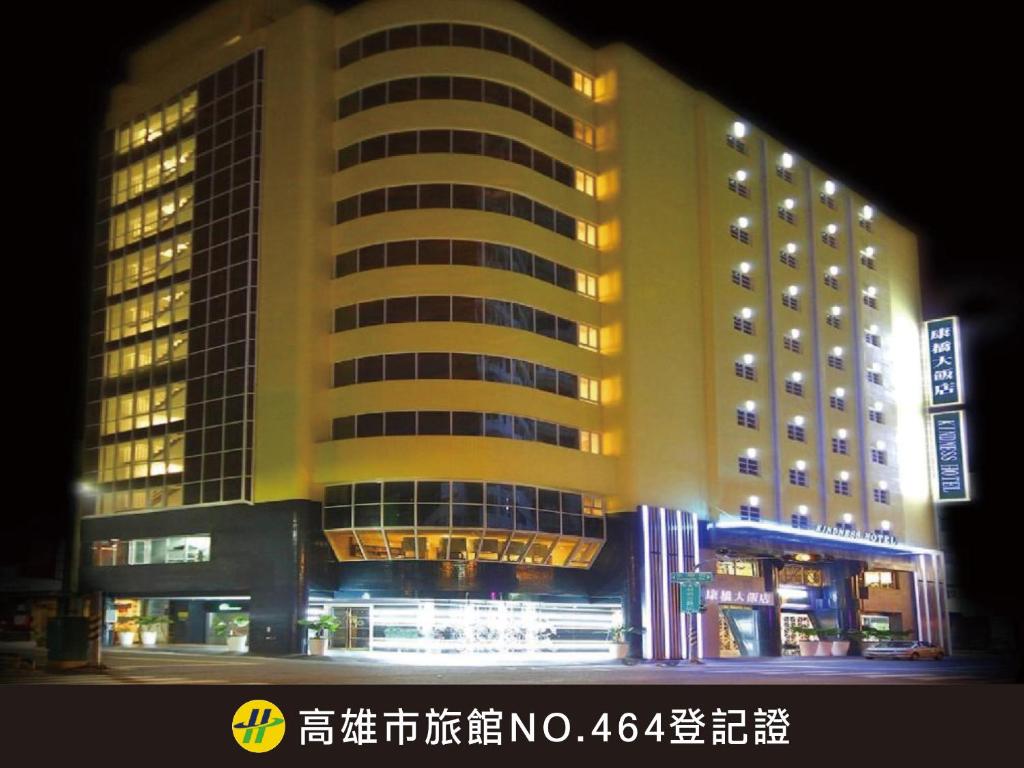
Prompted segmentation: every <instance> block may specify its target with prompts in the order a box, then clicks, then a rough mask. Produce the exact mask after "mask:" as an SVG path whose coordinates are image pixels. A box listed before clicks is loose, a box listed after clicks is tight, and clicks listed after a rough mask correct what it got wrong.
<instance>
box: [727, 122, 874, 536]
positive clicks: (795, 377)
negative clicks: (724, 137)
mask: <svg viewBox="0 0 1024 768" xmlns="http://www.w3.org/2000/svg"><path fill="white" fill-rule="evenodd" d="M746 133H747V129H746V125H745V124H744V123H742V122H740V121H737V122H735V123H734V124H733V136H734V137H735V138H737V139H743V138H744V137H745V136H746ZM794 164H795V159H794V157H793V155H792V153H790V152H783V153H782V155H781V157H780V165H781V167H782V168H783V169H784V170H787V171H788V170H791V169H792V168H793V166H794ZM734 178H735V180H736V181H737V182H739V183H744V182H746V181H747V179H748V178H749V174H748V173H747V172H746V171H745V170H742V169H741V170H738V171H736V173H735V174H734ZM822 191H823V193H824V194H825V195H826V196H828V197H832V196H833V195H835V193H836V191H837V186H836V183H835V182H834V181H833V180H831V179H827V180H826V181H825V182H824V184H823V186H822ZM782 207H783V209H784V210H786V211H792V210H793V209H794V208H795V207H796V201H795V200H794V199H793V198H789V197H787V198H785V199H784V200H783V201H782ZM860 218H861V219H862V220H863V221H867V222H870V221H871V220H872V219H873V218H874V209H873V208H872V206H870V205H866V204H865V205H864V206H862V208H861V210H860ZM736 225H737V226H738V227H739V228H740V229H742V230H745V229H747V228H748V227H749V226H750V219H749V218H748V217H746V216H740V217H739V218H738V219H737V220H736ZM838 231H839V227H838V225H836V224H834V223H830V224H828V225H827V226H826V227H825V230H824V232H825V234H827V235H830V236H834V235H836V234H837V233H838ZM784 247H785V251H786V253H787V254H789V255H791V256H792V255H794V254H795V253H796V251H797V245H796V243H793V242H790V243H787V244H786V245H785V246H784ZM861 253H862V255H863V256H864V257H866V258H868V259H872V258H874V256H875V248H874V247H873V246H867V247H865V248H864V249H863V250H862V252H861ZM750 271H751V265H750V263H749V262H742V263H741V264H740V273H741V274H744V275H747V274H749V273H750ZM839 273H840V269H839V267H838V266H835V265H833V266H830V267H829V268H828V274H829V275H830V276H831V277H837V276H838V275H839ZM799 292H800V289H799V286H796V285H790V286H789V287H788V288H787V293H788V295H789V296H792V297H795V296H797V295H798V294H799ZM877 292H878V289H877V287H875V286H873V285H870V286H868V287H867V289H866V290H865V293H866V294H867V295H868V296H870V297H872V298H874V297H875V296H876V295H877ZM830 313H831V314H832V316H834V317H839V316H840V315H841V314H842V308H841V307H840V306H838V305H835V306H833V307H831V309H830ZM740 315H741V316H742V317H743V319H744V320H749V319H750V318H751V317H753V310H752V309H751V308H750V307H743V308H742V309H741V311H740ZM868 331H869V333H871V334H872V335H876V334H877V333H878V325H877V324H874V323H872V324H871V325H870V326H869V328H868ZM790 337H791V338H792V339H799V338H800V329H798V328H793V329H792V330H791V331H790ZM832 353H833V355H835V356H836V357H841V356H842V355H843V348H842V347H840V346H836V347H834V348H833V349H832ZM743 362H744V364H745V365H753V363H754V356H753V355H752V354H745V355H744V356H743ZM871 370H872V371H873V372H875V373H878V372H879V371H880V366H879V364H878V363H873V364H872V366H871ZM791 380H792V381H794V382H796V383H800V382H801V381H802V380H803V374H801V373H800V372H799V371H794V372H793V373H792V374H791ZM845 394H846V392H845V390H844V389H843V388H842V387H837V388H836V390H835V396H836V397H839V398H842V397H844V396H845ZM744 405H745V409H746V410H747V412H749V413H753V412H754V411H755V409H756V407H757V406H756V403H755V402H754V401H752V400H748V401H746V403H745V404H744ZM872 410H874V411H878V412H880V411H882V410H883V403H882V402H881V401H878V400H876V401H875V402H874V403H873V405H872ZM793 424H794V425H795V426H798V427H802V426H803V425H804V417H803V416H801V415H797V416H795V417H794V418H793ZM847 435H848V432H847V430H845V429H839V430H837V432H836V436H837V437H838V438H839V439H841V440H845V439H846V437H847ZM875 445H876V448H877V450H879V451H882V450H885V447H886V444H885V441H883V440H879V441H877V442H876V444H875ZM756 457H757V449H756V448H748V449H747V458H749V459H755V458H756ZM795 466H796V469H797V470H799V471H804V470H805V469H806V467H807V463H806V462H805V461H803V460H799V461H797V462H796V465H795ZM849 478H850V473H849V472H847V471H845V470H844V471H842V472H840V473H839V479H840V480H842V481H844V482H845V481H848V480H849ZM877 487H878V490H880V491H886V490H888V487H889V484H888V483H887V482H886V481H885V480H880V481H879V482H878V484H877ZM749 501H750V505H751V506H752V507H757V506H759V505H760V499H759V498H758V497H757V496H751V497H750V499H749ZM797 512H798V513H799V514H800V515H801V516H807V514H808V513H809V510H808V507H807V505H806V504H801V505H799V506H798V507H797ZM852 522H853V515H852V514H850V513H846V514H844V515H843V523H844V524H846V525H850V524H851V523H852ZM890 528H891V524H890V522H889V521H888V520H883V521H881V530H882V531H885V532H888V531H889V530H890Z"/></svg>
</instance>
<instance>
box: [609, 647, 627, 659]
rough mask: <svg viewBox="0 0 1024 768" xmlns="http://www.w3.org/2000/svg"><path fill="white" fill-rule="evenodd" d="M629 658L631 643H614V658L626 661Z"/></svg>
mask: <svg viewBox="0 0 1024 768" xmlns="http://www.w3.org/2000/svg"><path fill="white" fill-rule="evenodd" d="M627 656H629V643H612V658H613V659H624V658H626V657H627Z"/></svg>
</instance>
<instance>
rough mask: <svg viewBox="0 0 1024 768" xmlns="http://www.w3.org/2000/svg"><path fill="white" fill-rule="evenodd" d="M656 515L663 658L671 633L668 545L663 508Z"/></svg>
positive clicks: (666, 654)
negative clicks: (663, 639) (659, 534)
mask: <svg viewBox="0 0 1024 768" xmlns="http://www.w3.org/2000/svg"><path fill="white" fill-rule="evenodd" d="M658 517H659V518H660V519H661V623H662V627H663V628H664V631H663V632H662V634H663V635H664V636H665V648H664V654H663V655H664V658H666V659H667V658H668V657H669V648H670V647H671V645H672V635H671V633H670V631H669V620H668V604H669V601H668V593H669V591H670V590H669V576H668V547H667V546H666V541H665V508H664V507H658Z"/></svg>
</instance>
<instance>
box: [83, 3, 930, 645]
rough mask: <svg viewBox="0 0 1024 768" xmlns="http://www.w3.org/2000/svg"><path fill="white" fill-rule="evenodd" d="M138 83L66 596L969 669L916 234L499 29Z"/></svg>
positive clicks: (175, 43)
mask: <svg viewBox="0 0 1024 768" xmlns="http://www.w3.org/2000/svg"><path fill="white" fill-rule="evenodd" d="M129 61H130V64H129V68H128V72H129V74H128V77H127V79H126V81H125V83H123V84H122V85H120V86H118V87H117V88H115V89H114V91H113V92H112V94H111V100H110V110H109V113H108V115H107V123H106V131H105V132H104V134H103V138H102V142H101V146H100V149H99V155H100V158H99V169H100V172H99V178H98V179H97V184H98V187H97V189H98V195H97V197H98V208H97V214H96V216H97V221H96V223H97V227H96V238H95V241H94V248H93V270H92V304H91V320H90V343H89V361H88V381H87V382H86V399H87V409H86V433H85V443H86V452H85V461H84V473H83V481H84V483H85V487H86V488H87V489H88V492H87V493H85V494H83V496H82V498H81V500H80V517H79V523H78V524H79V528H80V538H81V542H82V543H81V548H80V551H79V552H78V557H79V566H78V568H77V571H76V578H77V581H78V588H79V590H81V591H83V592H94V591H102V593H103V594H104V595H105V599H106V611H105V616H106V617H107V620H108V629H110V630H111V632H115V631H130V630H131V628H132V627H133V622H137V618H136V617H138V616H143V615H162V616H166V617H167V619H168V621H167V623H166V624H164V625H160V626H159V630H158V633H157V642H160V643H164V642H166V643H178V642H193V643H194V642H209V643H224V642H229V641H233V643H234V644H235V645H236V646H244V647H248V648H251V649H253V650H258V651H261V652H265V653H293V652H297V651H301V650H302V649H303V648H305V647H306V644H307V640H308V638H307V632H306V630H305V629H304V628H303V627H301V626H300V625H299V623H298V622H299V620H300V619H304V618H307V617H309V616H316V615H320V614H323V613H330V614H333V615H335V616H336V617H337V618H338V619H339V622H340V625H341V626H340V628H339V629H338V630H337V631H336V632H334V633H333V635H332V637H331V645H332V646H333V648H334V651H333V652H338V653H346V652H371V653H380V654H397V653H428V652H429V653H446V652H472V651H489V652H497V651H501V652H502V653H513V654H515V653H520V654H522V653H535V654H549V653H567V654H578V655H579V654H582V655H584V656H587V655H595V654H596V655H601V654H607V653H609V652H610V650H611V645H610V642H609V640H610V637H611V632H610V630H611V629H612V628H613V626H615V625H626V626H644V627H645V628H646V629H647V631H646V632H644V633H643V634H642V636H640V635H636V636H633V637H631V638H630V640H631V642H632V643H633V651H634V653H636V654H643V655H645V656H647V657H656V658H680V657H683V656H685V655H687V654H689V653H691V652H693V653H700V654H704V655H709V656H727V655H777V654H783V653H791V652H795V648H796V643H795V639H796V636H797V635H796V634H795V631H796V628H799V627H801V626H803V627H813V628H816V629H818V630H821V631H822V632H825V631H826V630H855V629H859V628H861V627H862V626H865V625H870V626H874V627H876V628H880V629H881V628H885V629H888V630H890V631H893V632H900V631H906V632H910V633H913V634H915V635H918V636H920V637H922V638H925V639H929V640H932V641H934V642H936V643H939V644H944V643H947V642H948V634H949V633H948V627H947V624H946V618H945V617H946V603H945V581H944V565H943V560H942V556H941V553H939V552H938V551H937V550H936V549H935V547H936V541H935V527H934V516H933V507H932V492H931V488H930V477H929V470H928V467H929V459H928V455H929V448H928V440H929V428H928V423H927V419H926V411H925V408H926V402H925V394H924V393H925V382H924V376H923V372H922V366H921V365H918V364H917V362H916V361H919V360H921V359H922V354H923V349H922V339H921V334H920V331H919V329H920V327H921V321H922V318H921V316H920V314H921V311H920V302H919V287H918V267H917V249H916V242H915V238H914V236H913V234H912V233H910V232H909V231H907V230H906V229H905V228H903V227H902V226H900V225H899V224H897V223H896V222H895V221H894V220H893V219H891V218H890V217H889V216H887V215H886V214H885V212H881V211H877V210H875V208H874V207H873V206H872V204H871V202H870V200H868V199H865V198H864V197H862V196H861V195H860V194H859V193H857V192H856V191H854V190H852V189H850V188H848V187H846V186H845V185H844V184H843V183H842V181H841V180H839V179H834V178H832V177H831V176H830V175H829V174H828V173H827V172H826V171H825V170H823V169H821V168H818V167H817V166H815V165H813V164H811V163H810V162H809V161H807V160H806V159H805V158H804V157H802V156H801V154H800V152H799V151H798V150H797V149H795V148H792V147H787V146H785V145H784V144H782V143H780V142H779V141H777V140H776V139H774V138H773V137H771V136H769V135H767V134H765V133H763V132H762V131H761V130H759V128H758V127H757V126H756V125H753V124H751V123H749V122H748V121H747V120H745V119H744V118H743V116H742V115H739V114H736V113H735V112H733V111H732V110H730V109H729V108H728V107H726V106H725V105H723V104H721V103H719V102H717V101H716V100H715V99H713V98H712V97H710V96H708V95H707V94H704V93H701V92H699V91H696V90H694V89H693V88H691V87H690V86H688V85H687V84H685V83H683V82H681V81H679V80H677V79H676V78H675V77H673V76H672V75H670V74H669V73H668V72H666V71H664V70H663V69H661V68H659V67H658V66H656V65H655V64H653V63H652V62H651V61H650V60H649V59H647V58H646V57H645V56H644V55H643V54H642V53H640V52H637V51H635V50H633V49H632V48H630V47H628V46H626V45H623V44H612V45H609V46H606V47H604V48H600V49H594V48H591V47H590V46H588V45H586V44H584V43H582V42H581V41H579V40H577V39H575V38H574V37H572V36H571V34H569V33H567V32H566V31H564V30H561V29H559V28H558V27H556V26H554V25H552V24H551V23H549V22H548V21H546V20H545V19H543V18H542V17H540V16H538V15H537V14H536V13H534V12H532V11H530V10H528V9H527V8H525V7H523V6H521V5H518V4H516V3H514V2H493V3H486V4H484V3H474V2H464V1H462V0H439V1H438V2H434V3H430V4H429V5H428V6H422V5H419V6H415V7H414V6H412V5H409V4H408V3H405V2H402V1H401V0H370V1H369V2H366V3H363V4H361V5H357V6H355V7H353V8H351V9H348V10H346V11H344V12H341V13H335V12H333V11H332V10H330V9H328V8H325V7H322V6H319V5H315V4H311V3H301V2H281V3H275V4H273V7H272V8H271V6H270V5H268V4H266V3H258V2H253V1H251V0H250V1H248V2H247V1H246V0H225V2H221V3H217V4H214V5H212V6H211V7H210V8H209V9H208V10H206V11H204V12H202V13H200V14H199V15H197V16H196V17H194V18H192V19H190V20H188V21H186V22H183V23H182V24H181V25H180V26H179V27H178V28H176V29H174V30H172V31H170V32H168V33H167V34H166V35H164V36H163V37H161V38H159V39H157V40H155V41H153V42H151V43H150V44H148V45H147V46H145V47H143V48H141V49H139V50H137V51H136V52H135V53H134V54H133V55H132V57H131V58H130V60H129ZM325 104H333V105H334V107H333V110H331V111H328V110H325V109H324V105H325ZM943 375H944V376H945V375H946V374H943ZM928 405H931V401H930V400H929V402H928ZM688 570H700V571H706V572H710V573H712V574H713V579H712V581H711V582H709V583H707V584H706V585H705V586H704V588H705V590H706V592H705V602H706V604H707V610H706V612H704V613H703V614H700V615H699V618H698V619H696V620H695V619H693V618H692V617H688V616H681V615H680V614H679V613H678V610H677V609H678V606H679V601H678V589H679V587H678V586H677V585H675V584H674V583H673V582H672V581H671V580H670V575H671V573H673V572H679V571H688ZM712 595H713V596H714V597H712ZM691 623H692V626H691ZM690 629H692V630H693V631H694V632H696V633H697V634H698V635H699V642H698V643H696V644H695V646H694V649H693V650H692V651H691V649H690V647H689V646H688V645H687V644H686V643H685V642H684V640H683V638H684V635H685V634H686V633H687V632H688V631H689V630H690ZM238 638H242V639H240V640H239V639H238Z"/></svg>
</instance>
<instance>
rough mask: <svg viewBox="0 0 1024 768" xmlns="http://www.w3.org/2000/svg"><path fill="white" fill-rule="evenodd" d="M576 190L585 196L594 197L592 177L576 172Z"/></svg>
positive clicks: (582, 172)
mask: <svg viewBox="0 0 1024 768" xmlns="http://www.w3.org/2000/svg"><path fill="white" fill-rule="evenodd" d="M576 189H578V190H579V191H580V192H583V193H584V194H586V195H590V196H591V197H593V196H594V177H593V176H591V175H590V174H589V173H586V172H585V171H581V170H577V171H576Z"/></svg>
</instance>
